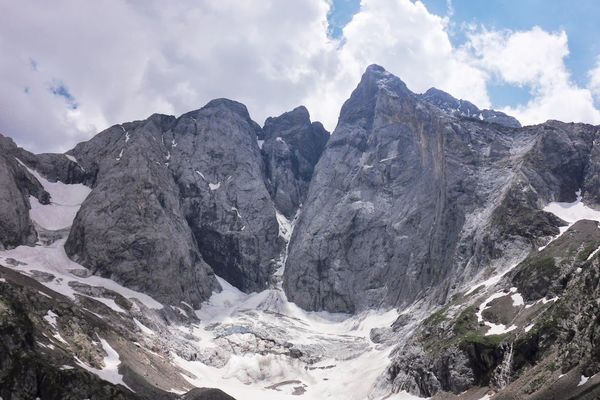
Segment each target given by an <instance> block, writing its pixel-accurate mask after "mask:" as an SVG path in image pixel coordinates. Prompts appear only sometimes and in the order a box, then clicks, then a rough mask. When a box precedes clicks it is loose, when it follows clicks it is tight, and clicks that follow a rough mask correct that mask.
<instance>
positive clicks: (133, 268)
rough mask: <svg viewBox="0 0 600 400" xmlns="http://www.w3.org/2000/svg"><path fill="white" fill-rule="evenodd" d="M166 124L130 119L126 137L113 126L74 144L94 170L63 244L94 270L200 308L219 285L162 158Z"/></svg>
mask: <svg viewBox="0 0 600 400" xmlns="http://www.w3.org/2000/svg"><path fill="white" fill-rule="evenodd" d="M169 122H170V119H168V118H162V117H154V118H150V119H149V120H147V121H143V122H140V123H134V124H130V125H128V126H127V133H128V134H129V135H131V136H127V137H128V138H129V139H127V137H124V136H125V132H123V130H122V129H121V127H113V128H110V129H109V130H107V131H105V132H103V133H101V134H100V135H99V136H98V137H96V138H94V139H92V140H90V141H89V142H87V143H84V144H80V145H78V146H77V147H76V148H75V149H74V150H73V152H74V154H76V156H77V158H78V159H80V160H81V161H80V162H81V163H83V165H85V166H84V168H85V169H86V170H89V171H94V172H95V171H97V176H96V181H95V185H94V189H93V190H92V192H91V193H90V195H89V196H88V198H87V199H86V200H85V202H84V203H83V205H82V207H81V209H80V211H79V213H78V214H77V217H76V219H75V221H74V223H73V227H72V229H71V232H70V234H69V239H68V241H67V243H66V245H65V250H66V251H67V254H68V255H69V256H70V257H71V258H72V259H74V260H75V261H77V262H79V263H81V264H82V265H84V266H86V267H88V268H89V269H91V270H92V272H93V273H95V274H98V275H101V276H106V277H111V278H112V279H114V280H117V281H119V282H121V283H123V284H124V285H126V286H129V287H131V288H133V289H136V290H140V291H144V292H146V293H149V294H151V295H153V296H154V297H156V298H157V299H158V300H159V301H164V302H166V303H169V302H171V303H172V302H177V303H178V302H179V301H186V302H189V303H190V304H193V305H195V306H197V305H199V304H200V302H201V301H203V300H204V299H205V298H207V297H208V296H209V295H210V293H211V292H212V290H213V288H215V287H216V286H217V285H216V282H215V280H214V277H213V276H212V271H211V269H210V267H209V266H208V265H206V263H205V262H204V261H203V260H202V257H201V256H200V254H199V253H198V250H197V247H196V246H195V245H194V240H193V236H192V233H191V230H190V229H189V227H188V226H187V224H186V222H185V217H184V215H183V212H182V210H181V206H180V200H179V189H178V187H177V185H176V184H175V182H174V180H173V178H172V176H171V174H170V171H169V170H168V168H167V166H166V165H165V164H164V156H165V152H164V149H163V147H162V143H161V142H160V139H161V136H162V131H163V129H164V128H165V125H167V124H168V123H169ZM103 153H104V154H103ZM89 154H91V155H93V156H92V157H89V156H88V155H89ZM88 160H94V161H88ZM96 160H97V161H96ZM159 160H160V161H159ZM96 163H97V164H96ZM88 164H92V165H88Z"/></svg>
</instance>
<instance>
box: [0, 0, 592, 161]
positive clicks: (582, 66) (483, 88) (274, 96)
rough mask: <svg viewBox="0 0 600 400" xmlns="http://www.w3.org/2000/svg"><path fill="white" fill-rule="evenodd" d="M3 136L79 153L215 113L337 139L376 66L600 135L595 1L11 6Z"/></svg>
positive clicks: (259, 0) (3, 42) (420, 88)
mask: <svg viewBox="0 0 600 400" xmlns="http://www.w3.org/2000/svg"><path fill="white" fill-rule="evenodd" d="M0 15H1V16H2V17H0V19H1V22H2V23H1V24H0V133H2V134H4V135H7V136H10V137H12V138H13V139H15V141H16V142H17V144H19V145H20V146H23V147H25V148H27V149H30V150H32V151H34V152H57V151H66V150H68V149H69V148H72V147H73V146H74V145H75V144H76V143H78V142H80V141H83V140H87V139H89V138H90V137H92V136H93V135H94V134H96V133H98V132H99V131H101V130H103V129H106V128H107V127H109V126H111V125H114V124H118V123H121V122H125V121H131V120H136V119H144V118H147V117H148V116H149V115H151V114H153V113H157V112H158V113H164V114H171V115H180V114H182V113H185V112H187V111H190V110H193V109H197V108H200V107H202V106H203V105H204V104H206V103H207V102H208V101H209V100H211V99H213V98H219V97H227V98H231V99H234V100H237V101H240V102H242V103H244V104H245V105H246V106H247V107H248V110H249V112H250V115H251V116H252V118H253V119H254V120H255V121H257V122H258V123H259V124H262V123H263V122H264V120H265V119H266V118H267V117H269V116H274V115H279V114H281V113H283V112H285V111H288V110H291V109H293V108H294V107H296V106H298V105H300V104H303V105H305V106H306V107H307V108H308V110H309V111H310V113H311V117H312V119H313V120H319V121H322V122H323V123H324V125H325V127H326V128H327V129H329V130H333V129H334V128H335V125H336V122H337V118H338V114H339V110H340V107H341V105H342V104H343V102H344V101H345V100H346V99H347V98H348V97H349V95H350V93H351V92H352V90H353V88H354V87H355V86H356V85H357V83H358V81H359V80H360V76H361V74H362V73H363V72H364V69H365V68H366V67H367V66H368V65H369V64H373V63H376V64H379V65H382V66H383V67H385V68H386V69H387V70H388V71H390V72H392V73H394V74H396V75H397V76H399V77H400V78H401V79H402V80H404V81H405V82H406V84H407V86H408V87H409V88H410V89H411V90H413V91H414V92H417V93H421V92H424V91H426V90H427V89H428V88H430V87H437V88H439V89H442V90H445V91H447V92H449V93H451V94H452V95H454V96H455V97H457V98H462V99H466V100H469V101H471V102H473V103H475V104H476V105H478V106H479V107H480V108H495V109H499V110H502V111H504V112H507V113H509V114H511V115H513V116H515V117H517V118H518V119H519V120H520V121H521V122H522V123H523V124H526V125H528V124H536V123H542V122H544V121H546V120H548V119H558V120H563V121H567V122H570V121H575V122H587V123H592V124H600V41H598V40H597V38H598V37H600V24H598V23H597V21H598V20H600V2H598V1H596V0H578V1H566V0H553V1H546V0H489V1H474V0H422V1H415V0H290V1H281V0H244V1H239V0H181V1H177V2H169V1H166V0H103V1H102V2H82V1H78V0H54V1H52V2H40V1H34V0H21V1H19V2H13V1H9V0H0Z"/></svg>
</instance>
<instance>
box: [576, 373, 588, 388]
mask: <svg viewBox="0 0 600 400" xmlns="http://www.w3.org/2000/svg"><path fill="white" fill-rule="evenodd" d="M589 380H590V378H589V377H587V376H585V375H581V379H580V380H579V383H578V384H577V386H583V385H585V384H586V382H587V381H589Z"/></svg>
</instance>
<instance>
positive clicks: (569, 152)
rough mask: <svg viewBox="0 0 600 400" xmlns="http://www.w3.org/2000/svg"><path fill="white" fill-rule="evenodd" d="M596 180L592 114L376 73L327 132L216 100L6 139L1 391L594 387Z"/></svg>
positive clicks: (199, 394)
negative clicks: (417, 86) (59, 133)
mask: <svg viewBox="0 0 600 400" xmlns="http://www.w3.org/2000/svg"><path fill="white" fill-rule="evenodd" d="M599 173H600V127H597V126H592V125H587V124H575V123H563V122H558V121H548V122H546V123H543V124H540V125H534V126H525V127H522V126H521V124H520V123H519V122H518V121H517V120H516V119H515V118H513V117H511V116H508V115H506V114H504V113H502V112H499V111H494V110H480V109H479V108H477V107H476V106H475V105H473V104H472V103H470V102H468V101H464V100H458V99H455V98H453V97H452V96H451V95H449V94H447V93H445V92H443V91H441V90H438V89H434V88H432V89H430V90H428V91H427V92H426V93H424V94H416V93H413V92H412V91H410V90H409V89H408V88H407V86H406V85H405V84H404V83H403V82H402V81H401V80H400V79H399V78H398V77H396V76H394V75H392V74H390V73H389V72H387V71H386V70H384V69H383V68H382V67H380V66H377V65H372V66H369V67H368V68H367V69H366V71H365V73H364V74H363V77H362V79H361V81H360V83H359V84H358V86H357V87H356V89H355V90H354V91H353V93H352V95H351V96H350V98H349V99H348V100H347V101H346V102H345V103H344V105H343V107H342V109H341V112H340V116H339V120H338V124H337V127H336V128H335V130H334V131H333V132H332V133H331V135H330V134H329V133H328V132H327V131H326V130H325V129H324V127H323V126H322V124H320V123H319V122H313V121H311V119H310V115H309V112H308V110H307V109H306V108H305V107H302V106H301V107H297V108H295V109H294V110H292V111H289V112H287V113H284V114H282V115H280V116H278V117H272V118H268V119H267V120H266V121H265V123H264V126H263V127H261V126H259V125H258V124H257V123H256V122H254V121H253V120H252V119H251V117H250V115H249V113H248V111H247V109H246V107H245V106H244V105H242V104H240V103H238V102H235V101H232V100H227V99H216V100H212V101H211V102H209V103H208V104H207V105H205V106H204V107H202V108H201V109H199V110H196V111H191V112H189V113H186V114H183V115H181V116H180V117H173V116H167V115H159V114H154V115H152V116H150V117H149V118H148V119H146V120H143V121H134V122H127V123H123V124H119V125H115V126H113V127H110V128H109V129H107V130H105V131H103V132H100V133H99V134H97V135H96V136H95V137H93V138H92V139H90V140H89V141H87V142H83V143H80V144H78V145H77V146H75V147H74V148H73V149H72V150H69V151H68V152H66V153H65V154H32V153H30V152H28V151H27V150H24V149H22V148H19V147H17V146H16V144H15V143H14V142H13V141H12V140H11V139H9V138H7V137H4V136H0V337H1V338H2V340H0V397H1V398H2V399H5V400H6V399H8V400H12V399H35V398H38V397H39V398H41V399H71V398H73V399H76V398H77V399H80V398H90V399H112V398H122V399H150V398H152V399H155V398H159V399H198V400H200V399H206V400H210V399H214V400H219V399H229V398H231V397H229V395H232V396H234V398H236V399H238V400H243V399H252V398H265V399H271V398H273V399H280V398H286V397H287V396H294V397H296V396H299V397H300V398H306V399H311V400H312V399H320V398H332V399H336V398H339V399H342V398H344V399H347V398H350V399H366V398H368V399H384V398H386V399H409V398H413V396H418V397H433V398H436V399H463V400H478V399H492V398H493V399H495V400H501V399H567V398H569V399H595V398H598V396H600V377H599V376H597V373H598V372H599V371H600V321H599V320H598V316H599V315H600V303H599V301H600V300H599V299H600V292H599V290H600V283H599V281H600V278H599V274H600V258H599V256H598V254H597V253H598V251H597V250H598V249H599V248H600V228H599V222H600V211H596V210H600V178H599ZM356 381H359V383H358V384H357V383H356ZM210 387H212V388H215V389H207V388H210ZM221 390H223V391H225V392H227V393H228V394H226V393H224V392H222V391H221Z"/></svg>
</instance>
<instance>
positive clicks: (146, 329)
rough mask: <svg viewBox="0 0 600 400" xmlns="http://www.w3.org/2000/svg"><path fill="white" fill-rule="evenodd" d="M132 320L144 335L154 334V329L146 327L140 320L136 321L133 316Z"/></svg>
mask: <svg viewBox="0 0 600 400" xmlns="http://www.w3.org/2000/svg"><path fill="white" fill-rule="evenodd" d="M133 322H134V323H135V325H136V326H137V327H138V328H140V330H141V331H142V333H144V334H145V335H154V331H153V330H152V329H150V328H148V327H147V326H146V325H144V324H142V323H141V322H140V321H138V320H137V318H134V319H133Z"/></svg>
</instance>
